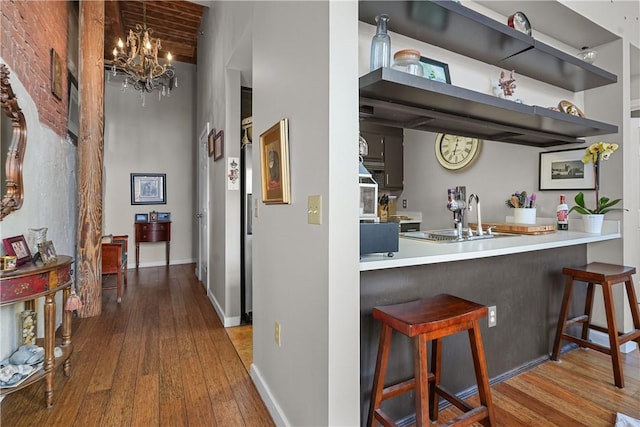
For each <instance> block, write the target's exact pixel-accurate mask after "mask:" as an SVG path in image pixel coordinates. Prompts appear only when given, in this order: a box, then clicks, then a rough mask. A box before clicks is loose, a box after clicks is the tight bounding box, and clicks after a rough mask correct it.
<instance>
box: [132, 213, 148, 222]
mask: <svg viewBox="0 0 640 427" xmlns="http://www.w3.org/2000/svg"><path fill="white" fill-rule="evenodd" d="M135 222H149V214H148V213H137V214H136V216H135Z"/></svg>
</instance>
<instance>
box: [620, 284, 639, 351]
mask: <svg viewBox="0 0 640 427" xmlns="http://www.w3.org/2000/svg"><path fill="white" fill-rule="evenodd" d="M624 286H625V288H626V289H627V298H628V299H629V308H630V309H631V318H632V319H633V327H634V328H635V329H639V330H640V309H638V297H637V296H636V291H635V288H634V287H633V278H632V277H631V276H629V280H627V281H625V282H624ZM636 343H637V344H638V349H640V338H638V339H637V340H636Z"/></svg>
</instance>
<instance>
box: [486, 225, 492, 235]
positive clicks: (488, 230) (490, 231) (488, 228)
mask: <svg viewBox="0 0 640 427" xmlns="http://www.w3.org/2000/svg"><path fill="white" fill-rule="evenodd" d="M491 228H492V227H491V226H489V227H487V234H489V235H491V234H493V230H491Z"/></svg>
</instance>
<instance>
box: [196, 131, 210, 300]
mask: <svg viewBox="0 0 640 427" xmlns="http://www.w3.org/2000/svg"><path fill="white" fill-rule="evenodd" d="M209 127H210V124H209V122H207V123H206V125H205V126H204V127H203V128H202V131H201V132H200V137H199V138H198V142H197V143H198V212H197V213H196V219H197V221H198V257H197V259H196V276H197V277H198V280H199V281H200V283H202V284H203V286H204V287H205V289H208V277H209V274H208V265H209V215H208V209H207V204H208V203H209V156H208V150H207V140H208V137H209Z"/></svg>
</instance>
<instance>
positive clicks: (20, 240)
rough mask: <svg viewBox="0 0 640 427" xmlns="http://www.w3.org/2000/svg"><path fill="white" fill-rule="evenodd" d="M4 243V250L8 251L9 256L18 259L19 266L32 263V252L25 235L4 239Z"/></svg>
mask: <svg viewBox="0 0 640 427" xmlns="http://www.w3.org/2000/svg"><path fill="white" fill-rule="evenodd" d="M2 243H3V244H4V249H5V250H6V251H7V255H9V256H15V257H16V265H17V266H21V265H22V264H24V263H26V262H29V261H31V259H32V258H31V251H30V250H29V245H28V244H27V240H26V239H25V238H24V235H22V234H21V235H19V236H13V237H7V238H5V239H2Z"/></svg>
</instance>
